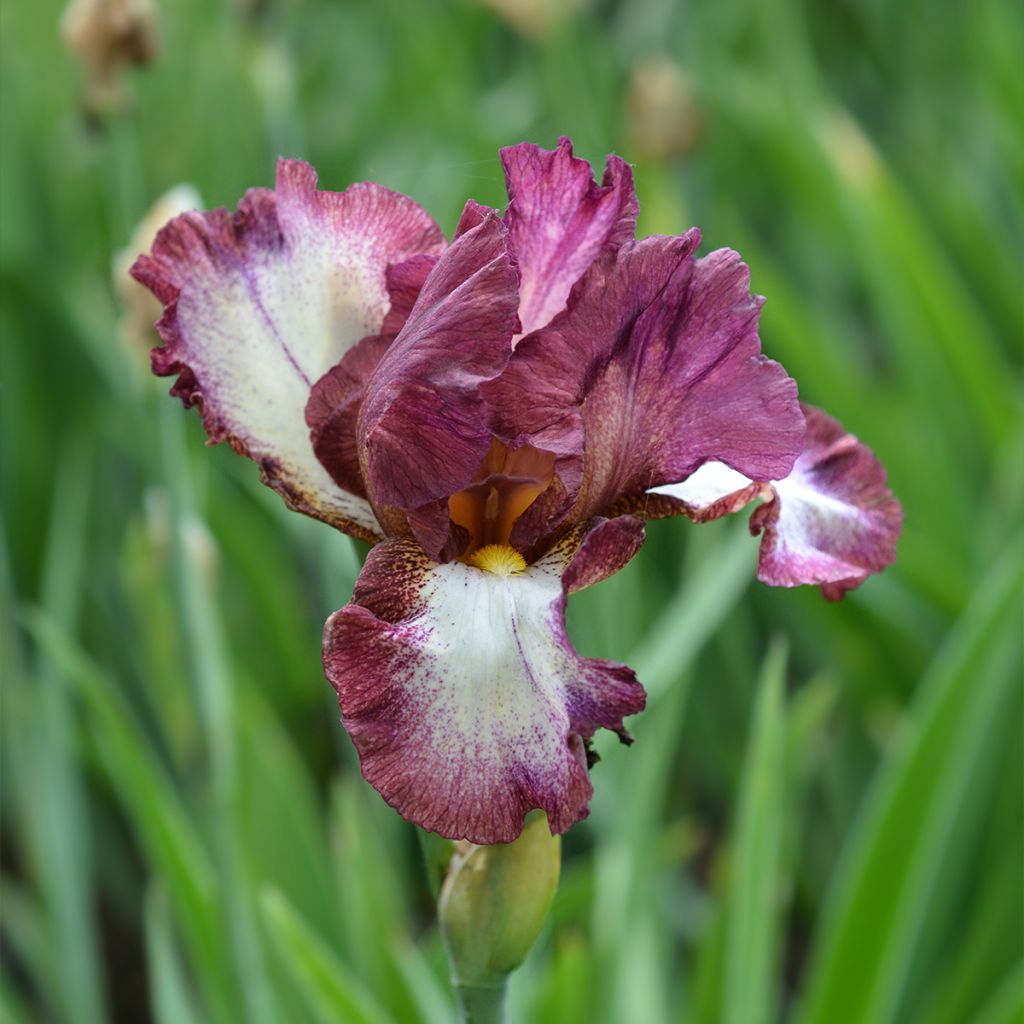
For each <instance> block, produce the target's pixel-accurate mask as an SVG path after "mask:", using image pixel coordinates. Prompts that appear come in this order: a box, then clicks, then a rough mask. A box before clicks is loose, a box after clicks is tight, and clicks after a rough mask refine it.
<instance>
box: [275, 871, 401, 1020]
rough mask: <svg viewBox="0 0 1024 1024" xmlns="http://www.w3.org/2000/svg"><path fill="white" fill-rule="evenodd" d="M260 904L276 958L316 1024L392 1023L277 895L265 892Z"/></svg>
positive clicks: (332, 953)
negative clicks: (304, 1001)
mask: <svg viewBox="0 0 1024 1024" xmlns="http://www.w3.org/2000/svg"><path fill="white" fill-rule="evenodd" d="M260 902H261V907H262V910H263V920H264V924H265V925H266V928H267V930H268V931H269V933H270V936H271V938H272V939H273V942H274V945H275V946H276V947H277V951H278V954H279V955H280V957H281V959H282V961H283V962H284V964H285V966H286V967H287V968H288V969H289V970H290V971H291V973H292V976H293V977H294V979H295V981H296V983H297V984H298V985H299V988H300V990H301V991H302V994H303V995H304V996H305V999H306V1002H307V1004H308V1006H309V1008H310V1010H311V1011H312V1012H313V1013H314V1015H315V1016H316V1018H317V1019H318V1020H319V1021H321V1022H322V1024H336V1022H338V1021H346V1022H351V1024H392V1018H391V1017H389V1016H388V1014H387V1013H386V1012H385V1011H384V1010H383V1009H382V1008H381V1007H380V1006H379V1005H378V1004H377V1002H376V1000H374V999H373V997H372V996H371V995H370V994H369V993H368V992H367V991H366V990H365V989H364V988H363V986H362V985H361V983H360V982H359V981H358V979H357V978H356V977H355V976H354V975H353V974H351V973H350V971H349V969H348V968H347V967H346V966H345V964H344V963H343V962H342V961H341V960H339V959H338V957H337V955H336V954H335V953H334V951H333V950H331V949H330V947H328V946H327V945H326V944H325V943H324V941H323V940H322V939H321V938H320V936H319V935H317V934H316V933H315V932H314V931H313V930H312V928H310V927H309V925H308V924H307V923H306V922H305V921H304V920H303V919H302V917H300V916H299V914H298V912H297V911H296V910H295V908H294V907H293V906H292V905H291V904H290V903H289V902H288V901H287V899H285V897H284V896H283V895H282V894H281V893H280V892H278V891H277V890H275V889H266V890H264V892H263V894H262V897H261V901H260Z"/></svg>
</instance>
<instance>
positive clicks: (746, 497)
mask: <svg viewBox="0 0 1024 1024" xmlns="http://www.w3.org/2000/svg"><path fill="white" fill-rule="evenodd" d="M803 412H804V416H805V418H806V421H807V436H806V440H805V445H804V450H803V452H802V453H801V455H800V457H799V458H798V459H797V460H796V464H795V465H794V466H793V470H792V472H791V473H790V474H789V475H788V476H786V477H785V478H784V479H782V480H774V481H769V482H765V483H758V482H755V481H753V480H750V479H748V478H747V477H745V476H743V475H742V474H741V473H737V472H736V471H735V470H733V469H730V468H729V467H728V466H726V465H724V464H723V463H720V462H719V463H710V462H709V463H706V464H705V465H703V466H701V467H700V469H698V470H697V471H696V472H695V473H694V474H692V475H691V476H690V477H689V478H688V479H686V480H684V481H682V482H681V483H677V484H668V485H665V486H661V487H655V488H652V490H651V492H650V495H649V502H650V504H649V507H648V508H647V509H645V511H646V513H647V515H648V517H649V518H660V517H662V516H666V515H676V514H680V513H681V514H683V515H686V516H688V517H689V518H690V519H692V520H694V521H695V522H706V521H707V520H710V519H718V518H719V517H720V516H723V515H727V514H728V513H730V512H736V511H738V510H739V509H741V508H742V507H743V506H745V505H747V504H749V503H750V502H751V501H754V500H755V499H757V498H764V499H766V500H765V503H764V504H763V505H760V506H759V507H758V508H756V509H755V510H754V513H753V515H752V516H751V518H750V530H751V533H754V534H758V533H761V532H762V531H763V533H764V537H763V539H762V541H761V555H760V560H759V564H758V570H757V578H758V579H759V580H761V582H762V583H768V584H770V585H772V586H781V587H795V586H800V585H802V584H808V583H816V584H820V585H821V589H822V593H823V594H824V595H825V597H827V598H829V599H830V600H837V599H839V598H841V597H842V596H843V595H844V594H845V593H846V591H848V590H851V589H853V588H854V587H856V586H859V585H860V584H861V583H863V582H864V580H866V579H867V578H868V576H870V575H871V574H872V573H876V572H881V571H882V569H884V568H885V567H886V566H888V565H891V564H892V562H893V560H894V559H895V557H896V542H897V540H898V538H899V534H900V529H901V527H902V523H903V510H902V508H901V506H900V503H899V501H897V500H896V498H895V497H894V496H893V494H892V492H891V491H890V490H889V487H888V485H887V483H886V476H885V469H884V468H883V467H882V464H881V463H880V462H879V461H878V459H876V458H875V456H874V455H873V454H872V452H871V449H870V448H868V447H867V445H865V444H862V443H861V442H860V441H858V440H857V438H856V437H854V436H853V435H852V434H848V433H847V432H846V431H845V430H844V429H843V428H842V427H841V426H840V425H839V423H837V422H836V421H835V420H834V419H832V418H831V417H830V416H828V415H827V414H826V413H824V412H822V411H821V409H816V408H814V407H813V406H809V405H805V406H803ZM629 507H631V508H636V507H639V505H638V503H636V502H633V503H631V504H630V505H629Z"/></svg>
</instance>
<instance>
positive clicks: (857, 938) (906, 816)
mask: <svg viewBox="0 0 1024 1024" xmlns="http://www.w3.org/2000/svg"><path fill="white" fill-rule="evenodd" d="M1021 556H1022V551H1021V545H1020V543H1018V544H1016V545H1014V546H1013V547H1011V548H1010V549H1009V550H1008V551H1007V552H1006V553H1005V557H1004V558H1002V559H1000V562H999V564H998V565H997V566H996V568H995V569H994V570H993V571H992V573H991V574H990V576H989V577H988V578H987V579H985V580H983V581H982V584H981V586H980V587H979V589H978V591H977V593H976V594H975V596H974V599H973V600H972V602H971V605H970V606H969V608H968V610H967V612H966V613H965V615H964V616H963V618H962V620H961V622H960V623H959V624H958V626H957V629H956V630H955V632H954V633H953V635H952V636H951V637H950V638H949V640H948V642H947V644H946V645H945V646H944V648H943V649H942V650H941V651H940V652H939V654H938V656H937V658H936V660H935V663H934V665H933V668H932V670H931V672H930V673H929V675H928V677H927V678H926V679H925V680H924V681H923V682H922V685H921V690H920V694H919V697H918V699H917V701H916V702H915V704H914V707H913V708H912V710H911V713H910V717H909V721H908V723H907V726H906V729H905V730H904V732H903V734H902V735H901V736H900V737H899V740H898V742H897V744H896V746H895V747H894V749H893V750H892V752H891V754H890V756H889V757H888V759H887V761H886V762H885V764H884V765H883V767H882V769H881V771H880V773H879V776H878V778H877V780H876V782H875V784H874V786H873V787H872V792H871V793H870V795H869V797H868V800H867V804H866V808H865V810H864V812H863V816H862V818H861V820H860V822H859V824H858V826H857V828H856V831H855V832H854V834H853V837H852V839H851V842H850V845H849V847H848V849H847V852H846V854H845V857H844V862H843V864H842V866H841V868H840V871H839V874H838V877H837V880H836V883H835V886H834V890H833V893H832V895H831V898H830V901H829V904H828V906H827V909H826V916H825V921H824V930H823V934H822V937H821V939H820V941H819V946H818V949H817V952H816V955H815V959H814V966H813V968H812V972H811V974H810V977H809V981H808V986H807V989H806V993H807V994H806V997H805V1000H804V1003H803V1006H802V1010H801V1012H800V1014H799V1015H798V1018H797V1019H798V1020H799V1021H800V1022H801V1024H834V1022H837V1021H862V1020H865V1021H866V1020H870V1021H872V1024H887V1022H889V1021H892V1020H895V1019H896V1017H897V1014H898V1012H899V1009H900V1005H901V1000H902V997H903V994H904V988H905V984H906V981H907V979H908V977H909V975H910V972H911V969H912V965H913V963H914V957H915V949H916V945H917V942H916V941H915V936H916V935H917V930H918V928H919V927H920V925H921V922H922V920H923V919H924V916H925V914H926V911H927V909H928V905H929V902H930V901H931V900H934V899H936V898H937V893H938V891H939V889H940V888H941V886H942V885H943V884H947V885H948V884H949V883H948V881H947V880H946V879H945V878H944V869H945V867H946V862H947V859H948V857H949V853H950V844H954V843H955V842H956V837H957V828H958V826H959V824H960V822H961V820H962V819H963V818H965V817H966V816H967V815H968V812H969V807H968V806H967V802H966V797H967V795H968V794H969V792H970V785H969V784H970V782H971V780H972V778H973V776H974V775H975V773H976V772H977V771H978V770H979V765H981V764H983V763H984V761H985V757H984V755H985V754H986V747H987V745H988V742H989V735H990V729H991V726H992V723H993V717H994V716H995V715H996V714H997V713H998V711H999V709H1000V706H1001V703H1002V699H1003V698H1004V696H1005V695H1006V693H1007V691H1008V687H1009V686H1011V685H1012V681H1013V678H1014V669H1013V654H1014V651H1013V648H1012V646H1011V647H1009V648H1008V647H1007V640H1008V636H1007V630H1008V629H1010V628H1013V627H1015V626H1016V623H1015V616H1014V615H1013V612H1014V611H1015V609H1016V607H1017V598H1018V595H1019V593H1020V586H1021V582H1022V575H1024V572H1022V568H1024V559H1022V557H1021ZM1010 639H1012V635H1011V636H1010Z"/></svg>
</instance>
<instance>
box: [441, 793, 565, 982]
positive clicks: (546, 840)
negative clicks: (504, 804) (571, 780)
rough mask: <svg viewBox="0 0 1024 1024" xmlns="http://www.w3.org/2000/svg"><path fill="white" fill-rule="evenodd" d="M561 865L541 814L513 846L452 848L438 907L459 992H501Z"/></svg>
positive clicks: (557, 844) (536, 929) (532, 937)
mask: <svg viewBox="0 0 1024 1024" xmlns="http://www.w3.org/2000/svg"><path fill="white" fill-rule="evenodd" d="M560 862H561V840H560V837H559V836H552V835H551V832H550V830H549V828H548V820H547V817H546V816H545V814H544V813H543V812H542V811H535V812H533V813H532V814H530V815H529V816H528V817H527V819H526V825H525V827H524V828H523V831H522V834H521V835H520V836H519V838H518V839H516V840H515V842H512V843H498V844H495V845H494V846H473V845H472V844H469V843H465V844H459V845H458V847H457V849H456V852H455V854H454V856H453V857H452V861H451V864H450V866H449V869H448V875H447V877H446V878H445V881H444V885H443V886H442V888H441V896H440V899H439V901H438V914H439V918H440V921H441V932H442V935H443V936H444V942H445V946H446V947H447V949H448V957H449V960H450V962H451V965H452V981H453V983H454V984H455V986H456V988H457V989H479V990H499V991H500V990H503V989H504V985H505V980H506V978H507V976H508V974H509V973H510V972H511V971H513V970H515V968H516V967H518V966H519V965H520V964H521V963H522V962H523V960H524V959H525V958H526V954H527V953H528V952H529V951H530V947H531V946H532V945H533V944H534V942H535V941H536V939H537V936H538V935H539V934H540V930H541V928H542V927H543V925H544V919H545V918H546V917H547V914H548V910H549V909H550V907H551V900H552V899H553V898H554V895H555V889H556V888H557V886H558V872H559V868H560Z"/></svg>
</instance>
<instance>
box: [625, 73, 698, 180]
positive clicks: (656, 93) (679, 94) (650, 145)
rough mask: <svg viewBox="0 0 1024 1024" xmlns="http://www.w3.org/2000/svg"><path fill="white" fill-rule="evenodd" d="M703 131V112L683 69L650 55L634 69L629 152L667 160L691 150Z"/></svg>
mask: <svg viewBox="0 0 1024 1024" xmlns="http://www.w3.org/2000/svg"><path fill="white" fill-rule="evenodd" d="M699 132H700V112H699V110H698V108H697V103H696V100H695V98H694V95H693V90H692V88H691V87H690V83H689V81H688V80H687V78H686V75H685V73H684V72H683V69H682V68H681V67H679V65H678V64H676V63H675V62H674V61H671V60H669V59H668V58H666V57H649V58H647V59H646V60H644V61H642V62H641V63H640V64H638V65H637V66H636V67H635V68H634V69H633V74H632V76H631V77H630V80H629V89H628V91H627V94H626V134H627V137H628V140H629V152H630V153H632V154H634V155H635V156H637V157H647V158H649V159H656V160H664V159H667V158H669V157H673V156H678V155H679V154H680V153H686V152H688V151H689V150H690V149H691V147H692V146H693V144H694V142H695V141H696V139H697V135H698V134H699Z"/></svg>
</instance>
